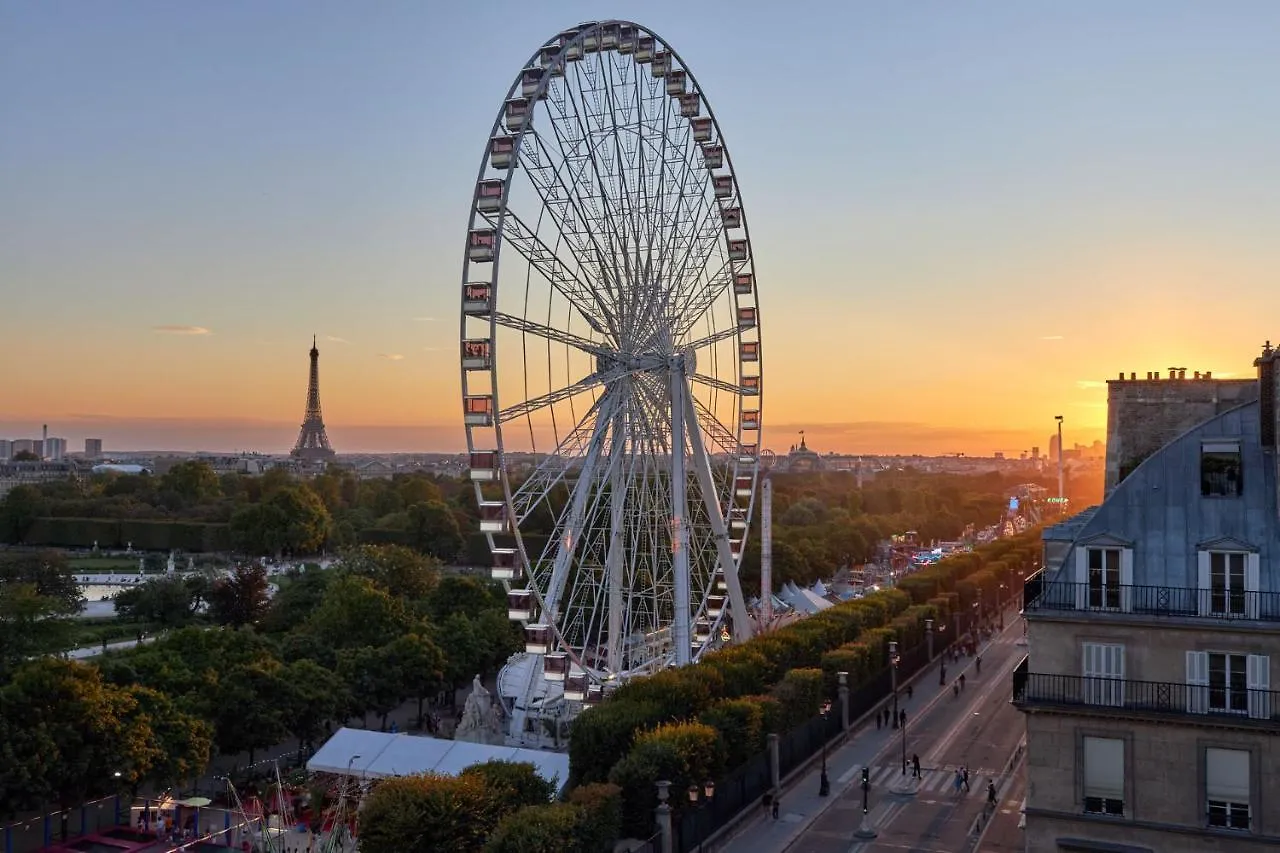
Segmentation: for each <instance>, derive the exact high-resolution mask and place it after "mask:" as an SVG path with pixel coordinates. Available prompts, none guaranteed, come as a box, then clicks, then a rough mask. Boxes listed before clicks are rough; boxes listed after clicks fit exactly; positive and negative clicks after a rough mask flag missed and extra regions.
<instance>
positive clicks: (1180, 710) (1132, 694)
mask: <svg viewBox="0 0 1280 853" xmlns="http://www.w3.org/2000/svg"><path fill="white" fill-rule="evenodd" d="M1014 701H1015V702H1017V703H1018V704H1021V705H1058V706H1080V705H1086V706H1091V707H1096V708H1098V709H1100V710H1101V709H1107V708H1114V709H1116V710H1124V711H1139V712H1145V713H1157V714H1178V715H1183V714H1186V715H1191V716H1196V717H1202V716H1221V717H1233V718H1237V719H1241V720H1258V721H1267V722H1271V721H1273V720H1275V719H1276V718H1277V716H1280V692H1277V691H1274V690H1256V689H1252V690H1251V689H1248V688H1246V687H1245V686H1244V685H1242V684H1241V685H1231V684H1227V683H1221V684H1177V683H1173V682H1167V681H1132V680H1129V679H1123V678H1096V677H1083V676H1078V675H1046V674H1043V673H1035V672H1031V673H1028V672H1026V671H1022V672H1015V675H1014Z"/></svg>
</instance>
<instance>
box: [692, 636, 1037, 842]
mask: <svg viewBox="0 0 1280 853" xmlns="http://www.w3.org/2000/svg"><path fill="white" fill-rule="evenodd" d="M1005 623H1006V627H1005V631H1004V634H1003V635H1002V636H1009V635H1010V634H1011V633H1012V632H1015V631H1016V632H1019V633H1020V632H1021V630H1022V629H1021V627H1020V626H1019V625H1018V624H1017V623H1018V620H1017V619H1006V620H1005ZM985 649H986V645H984V646H983V647H982V649H980V653H982V651H984V650H985ZM941 660H942V659H941V658H938V659H935V660H934V661H933V662H932V663H931V664H929V665H928V666H926V667H924V668H923V669H921V670H920V671H919V672H917V673H916V674H915V675H914V676H913V677H912V678H910V679H908V680H907V681H906V682H904V683H903V684H900V685H899V698H898V702H899V707H901V708H905V709H906V711H907V722H908V725H909V726H910V725H912V724H913V722H915V723H919V722H920V721H922V720H924V719H925V716H926V715H928V714H931V713H933V712H935V711H936V712H937V713H936V714H935V715H934V717H932V718H931V720H930V722H931V723H933V722H935V721H937V720H945V722H946V725H948V726H951V725H953V724H955V723H958V722H960V721H961V720H963V719H965V718H966V716H967V714H968V713H969V712H968V710H967V709H968V708H969V707H970V703H969V702H953V701H952V700H953V698H954V697H953V694H952V690H951V686H950V685H951V681H952V680H953V679H955V678H956V677H958V676H959V675H961V674H962V673H964V674H967V675H969V676H970V678H971V680H972V673H973V668H974V659H973V658H961V659H960V661H958V662H956V663H953V664H951V665H949V666H948V667H947V684H946V685H945V686H940V685H939V684H938V674H939V665H940V663H941ZM992 663H994V662H992ZM907 684H910V685H911V686H912V688H913V691H914V693H915V698H914V699H912V700H909V701H904V699H905V696H904V694H903V693H902V688H903V687H905V686H906V685H907ZM994 689H1000V687H999V686H995V687H994ZM971 695H972V694H971ZM944 700H946V703H945V704H943V702H944ZM892 702H893V698H892V697H888V698H886V699H885V701H884V702H882V703H880V704H879V705H877V706H876V707H875V708H873V709H872V710H871V711H870V712H869V713H867V714H865V715H864V716H863V717H862V718H860V719H858V720H855V721H853V723H852V724H851V725H850V727H849V733H848V735H847V736H846V739H845V741H844V742H843V743H842V744H840V745H839V746H837V747H834V748H832V749H829V750H828V753H827V776H828V778H829V779H830V782H831V793H830V796H827V797H820V796H818V787H819V784H820V781H821V761H820V758H819V757H818V756H814V758H812V759H810V761H809V762H808V763H806V764H805V765H803V766H802V767H801V768H799V769H798V770H796V771H793V773H792V774H791V776H789V777H788V778H786V779H783V780H782V793H781V796H780V798H779V802H780V803H781V805H780V807H779V809H778V819H777V820H774V819H772V817H770V816H769V815H767V814H764V813H756V814H754V815H747V816H745V817H744V818H739V822H738V823H737V824H730V825H729V827H728V828H727V829H728V831H727V832H725V833H724V834H722V835H720V836H719V837H715V838H713V839H712V840H710V841H709V842H707V843H706V845H705V846H706V849H707V850H712V851H715V850H724V851H732V853H782V851H785V850H787V849H788V848H790V847H791V846H792V845H793V844H794V843H795V842H796V841H797V840H798V839H799V838H800V837H801V836H802V835H803V833H804V832H805V831H806V830H807V829H809V827H810V826H811V825H812V824H813V822H814V821H815V820H817V818H818V817H819V816H820V815H821V814H822V813H823V812H824V811H826V810H827V809H829V808H831V807H832V806H833V805H834V804H836V803H837V802H841V801H842V800H843V802H844V804H845V805H846V806H847V805H848V804H850V803H851V802H852V801H853V799H856V800H857V805H858V808H857V816H856V817H854V812H852V811H851V812H850V818H851V821H852V826H851V827H850V830H852V829H853V828H856V827H857V825H858V823H859V822H860V819H861V799H862V795H861V784H862V775H861V770H862V768H863V767H870V766H873V765H877V764H900V758H899V756H898V753H897V751H896V750H894V749H892V748H893V747H895V746H897V744H898V743H899V738H900V734H899V731H898V730H896V729H893V728H891V727H890V728H883V729H878V728H876V724H875V721H876V717H875V715H876V713H877V712H878V711H880V710H881V709H883V708H884V707H885V705H891V704H892ZM939 706H941V707H939ZM908 732H909V733H910V729H908ZM910 751H911V750H910V749H909V750H908V753H910ZM916 751H918V752H920V753H922V757H923V753H924V750H923V749H919V748H917V750H916ZM882 753H888V754H887V755H885V756H884V757H883V758H881V755H882ZM877 759H880V760H877ZM886 793H888V792H887V791H885V790H883V786H882V787H881V790H879V791H877V792H873V794H879V795H884V794H886Z"/></svg>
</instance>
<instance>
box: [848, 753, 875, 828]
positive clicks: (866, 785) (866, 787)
mask: <svg viewBox="0 0 1280 853" xmlns="http://www.w3.org/2000/svg"><path fill="white" fill-rule="evenodd" d="M870 793H871V768H869V767H865V766H864V767H863V768H862V825H861V826H859V827H858V829H857V831H856V832H854V833H853V837H854V838H861V839H864V840H865V839H869V838H875V837H876V831H875V829H874V828H873V827H872V826H871V821H870V819H868V817H867V796H868V795H869V794H870Z"/></svg>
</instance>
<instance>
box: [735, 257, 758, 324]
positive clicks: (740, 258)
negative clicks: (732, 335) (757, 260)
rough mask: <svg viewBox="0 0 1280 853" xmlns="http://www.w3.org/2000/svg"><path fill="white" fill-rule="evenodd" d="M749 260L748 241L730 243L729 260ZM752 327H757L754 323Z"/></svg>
mask: <svg viewBox="0 0 1280 853" xmlns="http://www.w3.org/2000/svg"><path fill="white" fill-rule="evenodd" d="M746 259H747V241H746V240H730V241H729V260H731V261H745V260H746ZM751 325H753V326H754V325H755V323H754V322H752V324H751Z"/></svg>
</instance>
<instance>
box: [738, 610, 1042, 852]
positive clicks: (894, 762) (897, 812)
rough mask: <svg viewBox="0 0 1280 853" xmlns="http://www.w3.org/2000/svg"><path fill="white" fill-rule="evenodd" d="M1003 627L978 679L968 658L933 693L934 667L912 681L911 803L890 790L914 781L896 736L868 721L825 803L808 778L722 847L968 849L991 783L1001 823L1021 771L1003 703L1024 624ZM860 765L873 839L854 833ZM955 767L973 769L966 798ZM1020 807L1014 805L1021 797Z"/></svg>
mask: <svg viewBox="0 0 1280 853" xmlns="http://www.w3.org/2000/svg"><path fill="white" fill-rule="evenodd" d="M1008 622H1009V623H1010V624H1008V625H1007V626H1006V630H1005V631H1004V632H1003V633H1002V634H1000V635H998V636H996V637H995V638H994V639H993V640H992V641H991V642H990V643H988V644H987V645H986V646H985V647H984V648H983V649H982V650H981V656H982V673H981V675H979V674H978V673H977V672H976V669H977V668H976V666H975V665H974V660H973V659H972V658H961V660H960V661H959V662H958V663H955V664H948V667H947V668H948V674H947V684H946V685H945V686H943V685H939V683H938V682H939V673H938V668H937V664H936V663H935V664H934V665H932V666H930V667H928V668H926V670H925V672H924V674H923V675H922V676H921V677H919V678H918V679H917V680H916V681H915V682H914V685H913V693H914V697H913V699H912V700H910V701H906V702H905V703H904V704H902V707H905V709H906V711H907V719H908V722H907V739H906V755H907V757H908V760H909V759H910V756H911V755H912V754H913V753H915V754H919V756H920V766H921V776H922V779H921V782H920V783H919V786H918V789H917V791H916V793H915V794H914V795H904V794H899V793H894V792H893V791H892V790H891V787H896V788H898V789H901V786H902V785H903V783H904V782H905V781H907V780H908V779H909V776H910V769H909V768H908V771H907V774H906V775H904V774H903V768H902V752H903V749H902V738H901V733H900V731H895V730H892V729H884V730H881V729H877V728H876V727H875V722H874V718H872V720H871V721H870V722H869V724H864V725H863V726H862V728H861V729H859V730H858V731H856V732H855V733H854V734H853V736H852V737H851V739H850V740H849V741H848V742H847V743H846V744H845V745H844V746H843V747H842V748H841V749H840V750H838V751H837V752H836V753H835V754H833V755H832V756H831V758H830V759H829V761H828V768H829V772H830V775H831V781H832V795H831V796H830V797H828V798H818V797H816V796H815V794H816V788H817V783H816V781H814V780H812V779H810V778H809V776H805V777H804V778H802V779H800V780H799V781H798V782H797V783H796V784H795V785H793V786H792V787H791V789H790V790H787V791H784V792H783V794H782V798H781V799H782V803H783V807H782V809H781V810H780V812H781V813H780V815H779V820H777V821H768V820H762V819H759V818H757V819H753V820H751V821H748V823H747V825H746V826H744V827H743V828H741V829H740V830H739V831H738V832H737V833H735V837H732V838H729V839H726V840H725V842H724V846H723V847H722V848H719V849H724V850H732V851H735V853H737V851H748V853H781V851H786V853H888V851H895V853H902V851H920V853H934V852H935V851H936V853H959V851H962V850H970V849H972V847H973V844H974V842H975V841H976V840H977V835H976V833H975V831H974V830H975V827H976V825H977V824H978V820H979V818H985V812H986V802H987V783H988V781H989V780H992V781H994V782H995V784H996V787H997V802H998V805H997V810H996V812H997V818H1000V817H1001V816H1002V815H1001V814H1000V812H1001V810H1002V809H1005V808H1007V807H1008V806H1007V802H1006V801H1007V800H1008V799H1009V797H1008V796H1007V795H1006V791H1005V788H1006V786H1007V785H1008V784H1009V780H1010V778H1011V775H1012V774H1011V773H1010V772H1009V769H1010V767H1009V766H1010V765H1011V764H1017V763H1018V762H1017V761H1012V759H1013V758H1014V755H1015V752H1017V751H1018V748H1019V744H1020V743H1021V741H1022V737H1023V733H1024V731H1025V725H1024V722H1023V720H1022V715H1021V714H1020V713H1019V712H1018V711H1017V710H1016V709H1015V708H1014V707H1013V705H1012V704H1011V703H1010V701H1009V699H1010V694H1009V684H1010V675H1011V673H1012V671H1013V668H1014V667H1015V666H1016V665H1017V663H1018V661H1019V660H1021V658H1022V656H1023V654H1024V653H1025V649H1024V648H1023V647H1021V646H1018V645H1016V642H1017V641H1018V640H1020V639H1021V636H1022V630H1021V627H1020V624H1012V623H1017V622H1018V620H1017V618H1016V617H1014V618H1012V619H1010V620H1008ZM961 672H963V674H964V675H965V689H964V690H963V691H962V692H961V693H960V695H959V696H956V695H955V694H954V693H953V688H952V684H953V682H954V680H955V677H956V676H958V675H959V674H960V673H961ZM900 701H901V700H900ZM864 765H865V766H867V767H868V768H869V776H870V781H871V790H870V795H869V797H868V814H867V818H868V823H869V825H870V826H871V827H872V828H874V830H875V832H876V837H875V838H874V839H866V840H863V839H859V838H857V837H855V834H854V833H855V831H856V830H858V828H859V826H860V825H861V824H862V823H863V813H862V785H861V780H862V768H863V766H864ZM961 767H967V768H969V790H968V791H964V790H963V789H961V790H960V791H959V792H957V790H956V787H955V777H956V771H957V770H958V769H959V768H961ZM810 775H812V774H810ZM810 788H813V789H814V790H812V791H811V790H809V789H810ZM1018 801H1019V806H1020V804H1021V795H1019V796H1018ZM1015 821H1016V816H1015ZM997 822H999V821H997ZM771 824H772V825H771ZM1019 831H1020V830H1019ZM994 837H995V836H994V832H993V838H994ZM984 849H985V848H984ZM993 849H995V848H993ZM1001 849H1011V848H1001Z"/></svg>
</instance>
